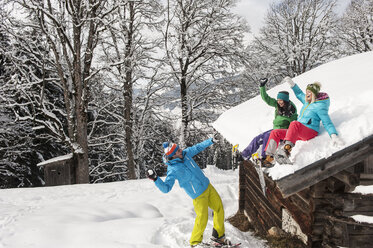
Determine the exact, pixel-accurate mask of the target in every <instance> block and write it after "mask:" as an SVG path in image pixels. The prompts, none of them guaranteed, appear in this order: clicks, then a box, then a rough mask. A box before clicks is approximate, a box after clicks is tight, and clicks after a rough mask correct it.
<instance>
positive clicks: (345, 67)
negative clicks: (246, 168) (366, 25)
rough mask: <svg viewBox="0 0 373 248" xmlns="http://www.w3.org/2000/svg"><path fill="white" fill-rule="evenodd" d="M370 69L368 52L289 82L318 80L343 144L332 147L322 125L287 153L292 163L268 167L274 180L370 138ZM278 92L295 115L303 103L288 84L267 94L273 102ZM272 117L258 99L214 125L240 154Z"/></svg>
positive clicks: (372, 128) (372, 58)
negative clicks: (294, 107) (287, 99)
mask: <svg viewBox="0 0 373 248" xmlns="http://www.w3.org/2000/svg"><path fill="white" fill-rule="evenodd" d="M372 68H373V52H367V53H363V54H358V55H354V56H350V57H346V58H342V59H339V60H335V61H332V62H329V63H326V64H323V65H321V66H319V67H317V68H315V69H313V70H310V71H308V72H306V73H303V74H301V75H299V76H297V77H295V78H293V80H294V82H295V83H297V84H298V85H299V87H300V88H301V89H302V90H303V91H305V88H306V86H307V84H310V83H314V82H315V81H318V82H321V84H322V87H321V92H326V93H328V95H329V97H330V109H329V115H330V117H331V119H332V121H333V123H334V125H335V127H336V129H337V131H338V133H339V137H340V138H341V139H342V140H343V141H344V143H345V144H344V146H342V147H333V146H332V145H331V142H330V138H329V135H328V133H327V132H326V131H325V129H324V128H323V127H321V128H320V134H319V135H318V136H317V137H316V138H314V139H311V140H309V141H297V143H296V146H295V147H294V148H293V151H292V154H291V155H292V157H291V159H292V160H293V161H294V165H279V164H276V165H275V166H274V167H273V168H270V169H268V173H269V175H270V176H271V177H272V178H273V179H275V180H276V179H279V178H282V177H284V176H286V175H289V174H292V173H294V171H296V170H299V169H301V168H303V167H305V166H307V165H309V164H311V163H312V162H315V161H317V160H320V159H322V158H324V157H329V156H330V155H331V154H333V153H334V152H336V151H338V150H340V149H342V148H344V147H346V146H350V145H352V144H354V143H356V142H358V141H360V140H362V139H363V138H365V137H368V136H370V135H372V134H373V102H372V98H373V69H372ZM281 90H286V91H288V92H289V93H290V99H291V100H292V101H293V102H294V103H295V104H296V105H297V109H298V114H299V111H300V109H301V107H302V103H301V102H300V101H299V100H298V99H297V98H296V97H295V95H294V93H293V90H291V89H290V87H289V86H288V84H286V83H284V84H281V85H278V86H276V87H274V88H272V89H270V90H268V95H269V96H271V97H273V98H276V96H277V93H278V92H279V91H281ZM273 117H274V108H273V107H270V106H268V105H267V104H266V103H265V102H264V101H263V100H262V99H261V97H260V95H258V96H256V97H255V98H253V99H250V100H249V101H247V102H244V103H242V104H240V105H238V106H236V107H234V108H232V109H230V110H228V111H226V112H224V113H223V114H222V115H221V116H220V117H219V118H218V120H217V121H215V122H214V123H213V126H214V128H215V129H216V130H218V131H219V132H220V133H221V134H222V135H223V136H224V137H225V138H226V139H227V140H228V141H229V142H230V143H231V144H239V150H240V151H242V150H243V149H245V148H246V146H247V145H248V144H249V143H250V141H251V140H252V139H253V138H254V137H255V136H257V135H258V134H259V133H262V132H264V131H267V130H269V129H271V128H272V121H273ZM321 126H322V125H321Z"/></svg>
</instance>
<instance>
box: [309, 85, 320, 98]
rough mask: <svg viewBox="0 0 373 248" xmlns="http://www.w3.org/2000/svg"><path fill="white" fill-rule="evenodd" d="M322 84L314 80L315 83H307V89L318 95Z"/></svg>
mask: <svg viewBox="0 0 373 248" xmlns="http://www.w3.org/2000/svg"><path fill="white" fill-rule="evenodd" d="M320 88H321V84H320V83H319V82H314V83H313V84H309V85H307V88H306V89H307V90H310V91H312V93H313V94H315V96H316V97H317V95H318V94H319V92H320Z"/></svg>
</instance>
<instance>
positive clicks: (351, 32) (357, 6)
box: [337, 0, 373, 54]
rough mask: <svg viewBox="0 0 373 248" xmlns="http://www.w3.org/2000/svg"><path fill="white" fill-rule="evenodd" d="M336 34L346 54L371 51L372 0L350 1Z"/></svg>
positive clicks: (372, 38)
mask: <svg viewBox="0 0 373 248" xmlns="http://www.w3.org/2000/svg"><path fill="white" fill-rule="evenodd" d="M337 32H338V33H337V34H338V35H339V37H340V38H341V40H342V42H343V44H345V45H346V50H347V54H355V53H362V52H368V51H373V0H352V1H351V3H350V5H349V6H348V7H347V9H346V11H345V13H344V14H343V16H342V17H341V19H340V21H339V24H338V29H337Z"/></svg>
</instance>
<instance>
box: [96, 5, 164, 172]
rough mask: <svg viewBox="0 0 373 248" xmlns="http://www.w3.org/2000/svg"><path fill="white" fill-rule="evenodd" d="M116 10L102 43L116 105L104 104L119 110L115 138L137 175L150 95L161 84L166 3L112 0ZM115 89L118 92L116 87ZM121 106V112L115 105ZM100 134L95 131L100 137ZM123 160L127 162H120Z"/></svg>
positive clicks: (109, 18)
mask: <svg viewBox="0 0 373 248" xmlns="http://www.w3.org/2000/svg"><path fill="white" fill-rule="evenodd" d="M114 4H116V5H117V8H116V9H115V11H113V12H112V13H111V14H110V15H108V16H107V18H106V19H105V21H106V23H107V24H108V25H107V32H105V36H104V37H103V38H102V39H101V41H100V44H101V46H100V47H101V48H102V51H103V53H104V56H102V61H104V63H106V64H108V65H109V67H108V68H107V70H106V71H105V72H106V73H107V74H108V75H109V77H108V79H107V80H106V81H105V87H106V89H107V90H111V91H114V92H113V93H112V94H110V95H111V96H117V97H119V98H115V99H113V100H112V101H111V102H112V104H114V105H116V108H113V107H112V106H110V105H106V109H105V110H104V109H103V110H102V111H104V112H105V111H106V112H108V111H109V113H110V111H116V112H115V114H113V116H114V118H116V119H117V124H116V125H115V126H116V127H117V128H116V129H115V131H114V132H113V133H112V136H116V138H114V140H116V142H120V143H122V144H123V145H124V146H123V147H124V148H125V158H123V159H122V160H125V164H126V166H125V171H126V173H127V178H128V179H135V178H139V176H140V168H139V166H140V164H141V160H142V153H143V149H144V142H145V141H146V140H147V139H148V138H147V137H145V130H146V127H145V126H146V124H145V121H146V119H147V118H148V112H149V110H150V109H151V108H153V107H155V105H154V104H152V102H151V99H150V98H153V97H154V96H155V92H156V91H158V90H159V89H161V87H160V84H161V80H160V78H159V76H158V75H159V72H158V71H159V67H161V66H159V64H160V62H159V61H158V60H157V58H156V56H157V54H156V53H155V52H156V49H157V48H159V43H160V40H159V35H158V38H157V35H156V34H157V33H158V34H160V32H159V30H157V29H159V27H160V22H161V20H160V16H161V14H162V12H161V10H162V8H161V7H162V6H161V5H160V3H158V1H154V0H149V1H148V0H145V1H127V0H119V1H114ZM116 92H117V93H116ZM118 110H120V111H121V112H120V113H118V112H117V111H118ZM97 138H98V139H99V138H100V137H96V139H97ZM122 166H123V163H122Z"/></svg>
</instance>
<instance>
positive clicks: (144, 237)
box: [0, 166, 267, 248]
mask: <svg viewBox="0 0 373 248" xmlns="http://www.w3.org/2000/svg"><path fill="white" fill-rule="evenodd" d="M204 171H205V173H206V175H207V176H208V177H209V178H210V181H211V183H212V185H213V186H214V187H215V188H216V189H217V191H218V192H219V194H220V196H221V198H222V200H223V204H224V209H225V214H226V217H229V216H232V215H234V214H235V213H236V212H237V210H238V170H235V171H223V170H219V169H217V168H216V167H212V166H208V167H207V168H206V169H205V170H204ZM0 212H1V215H0V247H1V248H3V247H4V248H5V247H6V248H20V247H22V248H50V247H53V248H76V247H79V248H95V247H97V248H102V247H105V248H151V247H172V248H174V247H189V243H188V241H189V238H190V234H191V232H192V228H193V225H194V217H195V213H194V209H193V203H192V199H190V198H189V196H188V195H187V194H186V193H185V192H184V191H183V190H182V189H181V188H180V187H179V186H178V184H175V186H174V188H173V189H172V191H171V192H170V193H168V194H163V193H162V192H160V191H159V190H158V188H156V186H155V185H154V182H152V181H151V180H149V179H141V180H131V181H124V182H116V183H105V184H91V185H88V184H83V185H82V184H80V185H67V186H58V187H43V188H24V189H2V190H0ZM209 216H210V218H209V222H208V225H207V228H206V231H205V236H204V240H205V241H208V240H209V238H210V235H211V231H212V218H211V214H209ZM226 234H227V236H228V237H229V238H230V239H231V240H233V241H235V242H242V247H253V248H254V247H259V248H260V247H267V246H266V245H265V241H262V240H258V239H257V238H255V237H254V236H253V234H252V233H250V232H246V233H243V232H240V231H239V230H237V229H236V228H234V227H233V226H232V225H230V224H229V223H227V222H226Z"/></svg>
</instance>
